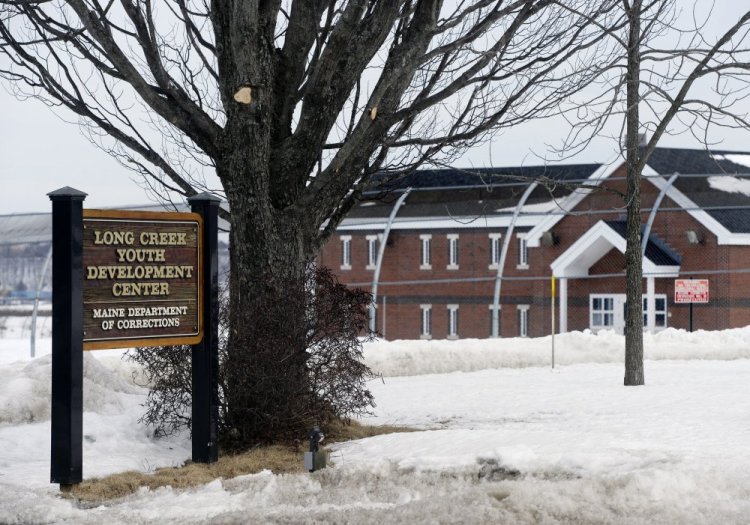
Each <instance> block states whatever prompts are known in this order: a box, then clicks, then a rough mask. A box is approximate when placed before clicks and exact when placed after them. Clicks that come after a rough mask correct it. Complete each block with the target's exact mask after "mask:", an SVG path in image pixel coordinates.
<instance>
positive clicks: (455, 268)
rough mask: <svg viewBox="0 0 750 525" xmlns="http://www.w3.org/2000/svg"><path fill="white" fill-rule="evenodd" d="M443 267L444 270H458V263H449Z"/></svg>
mask: <svg viewBox="0 0 750 525" xmlns="http://www.w3.org/2000/svg"><path fill="white" fill-rule="evenodd" d="M445 269H446V270H458V265H457V264H449V265H448V266H446V267H445Z"/></svg>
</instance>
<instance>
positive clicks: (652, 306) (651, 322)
mask: <svg viewBox="0 0 750 525" xmlns="http://www.w3.org/2000/svg"><path fill="white" fill-rule="evenodd" d="M646 307H647V309H648V315H647V317H646V324H647V326H648V331H649V333H652V334H653V333H654V332H656V279H655V278H654V277H647V278H646Z"/></svg>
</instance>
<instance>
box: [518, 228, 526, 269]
mask: <svg viewBox="0 0 750 525" xmlns="http://www.w3.org/2000/svg"><path fill="white" fill-rule="evenodd" d="M516 238H517V239H518V264H517V265H516V269H517V270H528V269H529V245H528V242H527V241H526V234H525V233H519V234H517V235H516Z"/></svg>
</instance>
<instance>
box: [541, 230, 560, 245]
mask: <svg viewBox="0 0 750 525" xmlns="http://www.w3.org/2000/svg"><path fill="white" fill-rule="evenodd" d="M558 241H559V239H558V238H557V235H555V234H554V233H552V231H550V230H548V231H546V232H544V233H543V234H542V239H541V243H542V246H546V247H547V248H549V247H550V246H554V245H555V244H557V242H558Z"/></svg>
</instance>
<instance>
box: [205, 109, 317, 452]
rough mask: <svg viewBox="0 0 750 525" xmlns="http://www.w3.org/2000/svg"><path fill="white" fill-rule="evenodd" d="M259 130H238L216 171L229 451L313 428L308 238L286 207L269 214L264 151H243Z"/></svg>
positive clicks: (272, 209)
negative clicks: (224, 241)
mask: <svg viewBox="0 0 750 525" xmlns="http://www.w3.org/2000/svg"><path fill="white" fill-rule="evenodd" d="M250 127H251V128H252V124H251V126H250ZM257 131H259V130H257V129H247V128H246V129H244V130H238V131H237V133H236V134H234V140H231V141H230V140H228V142H229V143H228V144H227V149H226V152H225V155H224V156H223V158H222V160H223V162H222V164H220V165H219V166H218V167H217V171H218V173H219V175H220V177H221V178H222V180H224V181H225V184H226V185H227V187H226V190H227V191H226V195H227V199H228V203H229V207H230V210H231V213H232V227H231V231H230V262H231V274H230V276H229V327H230V329H229V333H228V334H227V338H228V340H227V357H226V366H225V374H226V376H225V377H226V389H227V391H226V400H225V401H226V407H227V414H226V416H227V417H226V423H227V427H228V429H229V432H228V435H227V436H226V437H227V438H228V439H227V441H228V442H229V443H230V445H231V442H236V443H237V444H239V445H242V444H245V445H246V444H249V443H257V442H264V441H273V440H278V439H284V438H289V437H292V436H294V435H296V436H297V437H299V436H304V434H303V433H302V432H304V428H305V427H306V425H308V424H309V423H310V421H309V420H308V419H309V410H308V407H309V403H310V401H311V396H310V388H309V384H308V375H307V372H306V349H305V291H304V287H305V282H304V280H305V269H306V265H307V262H308V257H309V252H310V247H309V241H308V240H306V239H309V237H310V235H309V232H306V229H305V227H306V225H305V224H304V223H303V221H301V220H300V218H299V217H296V216H294V215H293V213H292V212H290V211H288V208H287V209H284V208H283V207H279V208H281V209H279V208H277V207H274V200H273V199H272V198H270V197H269V171H268V161H267V149H266V148H265V147H264V146H263V144H262V143H261V142H262V141H261V140H257V141H256V144H254V145H250V146H248V145H247V137H248V136H250V137H255V138H257V137H259V136H262V134H260V135H259V134H257ZM252 132H256V134H254V135H253V134H252ZM228 139H229V137H228ZM240 142H241V143H243V144H239V143H240ZM235 143H237V144H235Z"/></svg>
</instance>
